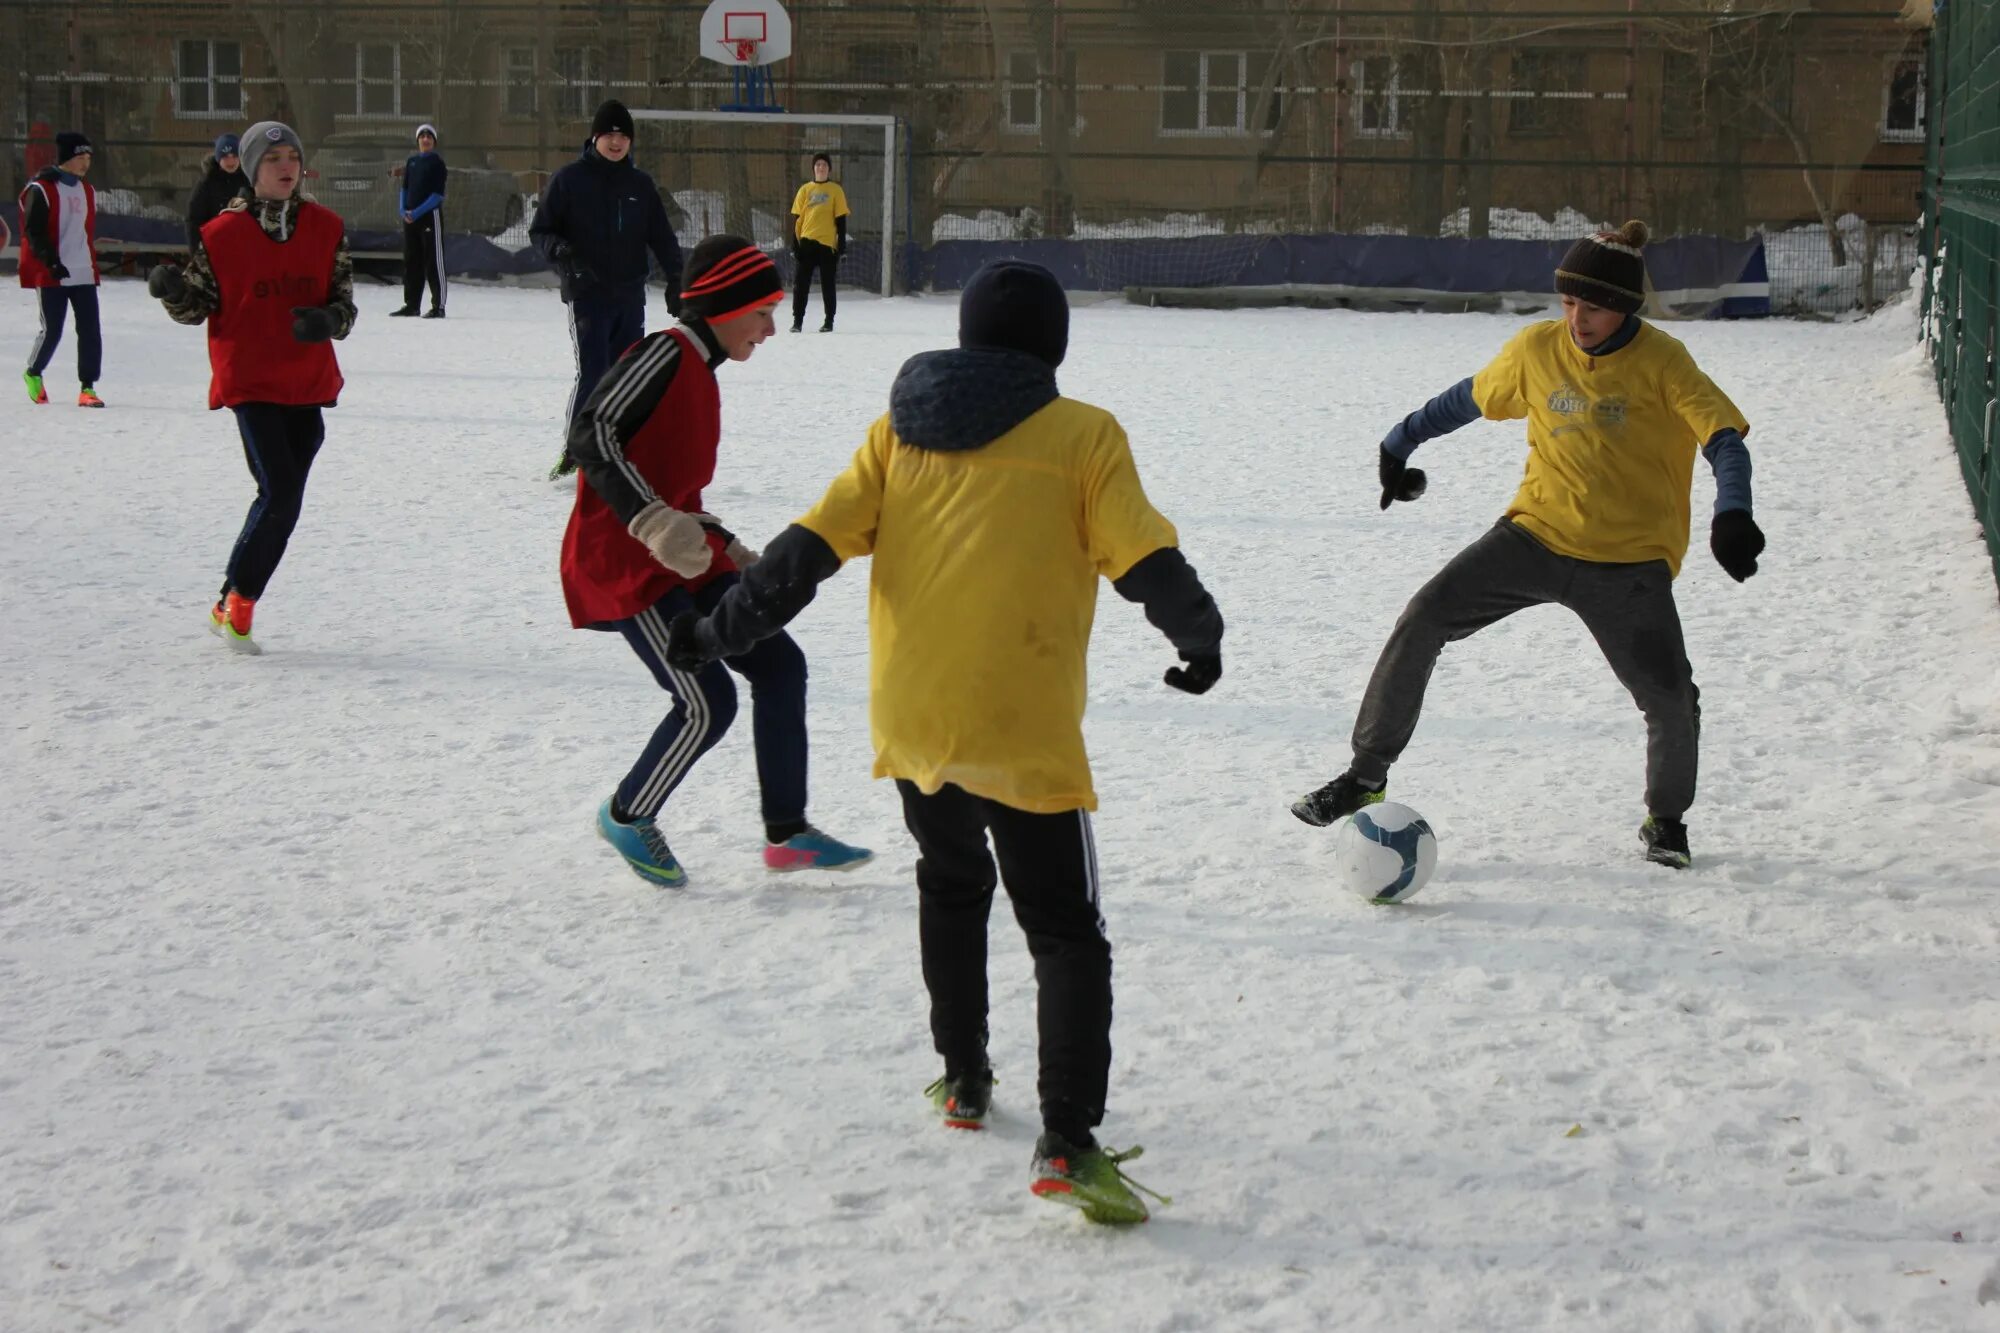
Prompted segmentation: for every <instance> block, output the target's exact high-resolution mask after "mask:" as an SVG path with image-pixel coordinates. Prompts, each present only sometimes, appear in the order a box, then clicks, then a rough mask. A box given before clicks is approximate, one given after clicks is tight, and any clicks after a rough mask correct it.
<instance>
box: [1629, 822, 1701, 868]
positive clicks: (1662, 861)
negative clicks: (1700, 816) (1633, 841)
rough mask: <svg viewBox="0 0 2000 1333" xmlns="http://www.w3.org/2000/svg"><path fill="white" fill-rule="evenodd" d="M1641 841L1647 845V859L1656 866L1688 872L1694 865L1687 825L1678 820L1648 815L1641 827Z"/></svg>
mask: <svg viewBox="0 0 2000 1333" xmlns="http://www.w3.org/2000/svg"><path fill="white" fill-rule="evenodd" d="M1639 841H1640V842H1643V843H1645V844H1646V859H1647V860H1648V861H1651V862H1653V863H1654V864H1655V865H1663V866H1672V867H1673V868H1674V869H1675V870H1686V869H1687V868H1688V867H1690V866H1692V865H1693V864H1694V857H1693V856H1691V855H1690V854H1689V853H1688V828H1687V825H1686V824H1683V823H1682V822H1681V821H1680V820H1678V819H1661V818H1658V817H1656V816H1653V815H1647V816H1646V822H1645V823H1643V824H1641V825H1639Z"/></svg>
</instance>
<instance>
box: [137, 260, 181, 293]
mask: <svg viewBox="0 0 2000 1333" xmlns="http://www.w3.org/2000/svg"><path fill="white" fill-rule="evenodd" d="M146 290H147V292H149V293H150V294H151V295H152V296H153V297H154V298H156V299H158V300H161V301H178V300H180V299H181V298H182V297H184V296H186V295H187V290H188V283H187V278H186V277H185V276H184V275H183V274H182V273H181V271H180V270H179V269H177V268H175V267H174V266H173V265H172V264H162V265H160V266H159V267H158V268H156V269H154V270H153V271H152V272H151V273H148V274H147V275H146Z"/></svg>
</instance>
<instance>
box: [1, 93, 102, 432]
mask: <svg viewBox="0 0 2000 1333" xmlns="http://www.w3.org/2000/svg"><path fill="white" fill-rule="evenodd" d="M56 153H57V154H58V162H57V165H55V166H52V167H44V168H42V169H41V170H40V171H38V172H36V173H35V178H34V179H33V180H31V181H29V182H28V186H27V188H26V189H24V190H22V191H21V285H22V286H23V287H33V288H36V289H38V290H39V291H40V293H41V298H42V331H41V333H40V334H39V335H38V336H37V337H36V338H35V346H34V349H33V350H32V351H30V352H29V353H28V368H27V370H26V371H25V372H23V374H22V376H21V379H22V380H23V381H24V382H25V383H26V384H27V386H28V398H29V399H30V400H31V401H33V402H36V403H46V402H48V401H49V395H48V390H47V389H46V388H44V387H43V385H42V372H43V371H45V370H47V369H48V368H49V362H51V361H53V360H55V355H56V347H57V346H58V345H59V344H60V343H61V342H62V335H63V324H64V322H65V321H66V320H67V319H68V317H69V312H70V311H71V310H75V311H76V378H77V383H78V392H77V395H76V405H77V406H78V407H102V406H104V400H103V399H102V398H99V397H98V396H97V389H96V385H97V377H98V375H99V374H100V373H102V371H103V369H104V334H103V330H102V327H101V326H100V324H99V322H98V318H97V191H96V190H95V189H93V188H91V184H90V182H89V181H87V180H85V179H84V177H85V176H87V175H89V174H90V160H91V157H92V150H91V147H90V140H89V139H88V138H87V137H85V136H84V135H81V134H78V133H77V132H76V131H74V130H64V131H63V132H62V133H61V134H58V135H57V136H56Z"/></svg>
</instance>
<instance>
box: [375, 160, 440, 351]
mask: <svg viewBox="0 0 2000 1333" xmlns="http://www.w3.org/2000/svg"><path fill="white" fill-rule="evenodd" d="M402 177H403V188H402V193H401V196H400V207H399V211H400V212H401V214H402V217H403V308H402V309H401V310H392V311H390V312H389V313H390V314H392V315H401V316H405V317H407V316H410V315H414V314H416V313H417V308H418V307H419V306H420V305H422V304H423V299H424V285H425V284H426V283H428V284H429V285H430V289H431V312H430V313H429V314H428V315H425V316H424V318H425V319H443V318H444V298H445V290H446V287H447V284H446V282H445V276H444V178H445V169H444V159H443V158H442V157H440V156H438V151H437V127H436V126H434V125H419V126H417V151H416V152H415V153H413V154H411V155H410V158H409V160H408V161H406V162H404V163H403V170H402Z"/></svg>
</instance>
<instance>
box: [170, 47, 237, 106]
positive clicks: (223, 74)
mask: <svg viewBox="0 0 2000 1333" xmlns="http://www.w3.org/2000/svg"><path fill="white" fill-rule="evenodd" d="M174 100H175V103H176V106H175V110H176V111H177V112H178V114H180V115H183V116H240V115H242V114H243V48H242V46H240V45H239V44H237V43H235V42H211V41H203V40H200V39H190V40H186V41H183V42H181V43H180V70H179V71H178V73H177V74H176V76H175V78H174Z"/></svg>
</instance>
